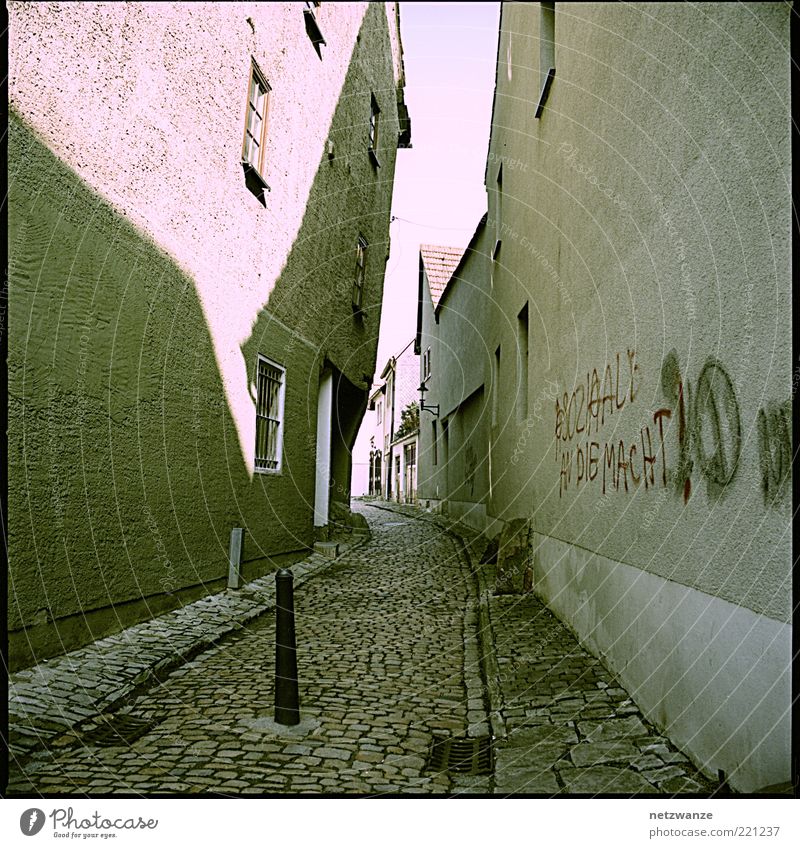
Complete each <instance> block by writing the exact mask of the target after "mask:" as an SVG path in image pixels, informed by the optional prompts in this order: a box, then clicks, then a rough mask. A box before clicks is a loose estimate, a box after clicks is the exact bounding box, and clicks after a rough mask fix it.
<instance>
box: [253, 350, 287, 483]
mask: <svg viewBox="0 0 800 848" xmlns="http://www.w3.org/2000/svg"><path fill="white" fill-rule="evenodd" d="M283 376H284V371H283V369H281V368H279V367H277V366H275V365H272V364H271V363H269V362H267V361H266V360H264V359H259V361H258V384H257V393H258V394H257V401H256V457H255V467H256V468H257V469H260V470H262V471H277V470H278V469H279V468H280V459H281V456H280V451H281V432H280V430H281V388H282V386H283Z"/></svg>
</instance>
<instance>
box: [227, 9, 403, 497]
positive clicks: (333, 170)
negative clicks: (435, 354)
mask: <svg viewBox="0 0 800 848" xmlns="http://www.w3.org/2000/svg"><path fill="white" fill-rule="evenodd" d="M390 53H391V44H390V40H389V33H388V23H387V18H386V12H385V9H384V7H383V5H382V4H370V5H369V7H368V9H367V12H366V13H365V15H364V19H363V21H362V24H361V29H360V32H359V37H358V41H357V44H356V46H355V49H354V52H353V56H352V58H351V61H350V65H349V67H348V71H347V75H346V77H345V81H344V85H343V87H342V92H341V95H340V97H339V101H338V103H337V105H336V109H335V111H334V115H333V119H332V121H331V129H330V134H329V140H330V141H331V142H332V149H333V155H332V156H329V155H328V153H327V152H326V153H324V154H323V156H322V159H321V161H320V163H319V167H318V169H317V172H316V175H315V177H314V181H313V184H312V187H311V191H310V193H309V199H308V203H307V206H306V211H305V214H304V217H303V222H302V225H301V227H300V230H299V232H298V236H297V239H296V241H295V243H294V245H293V246H292V250H291V252H290V253H289V257H288V259H287V262H286V265H285V267H284V269H283V271H282V272H281V275H280V277H279V279H278V280H277V282H276V284H275V287H274V289H273V290H272V292H271V293H270V296H269V302H268V304H267V306H266V307H265V308H264V309H263V310H262V311H261V312H260V313H259V316H258V318H257V320H256V322H255V324H254V326H253V329H252V332H251V335H250V338H249V339H248V340H247V341H246V342H245V343H244V344H243V345H242V348H241V349H242V354H243V356H244V360H245V363H246V365H247V369H248V373H249V374H252V373H253V370H254V368H255V363H256V361H257V359H258V355H259V354H262V355H264V356H269V357H270V358H274V359H275V360H276V361H278V362H279V363H280V364H282V365H285V366H286V368H287V373H286V410H287V413H286V433H287V435H288V434H289V433H290V432H292V431H302V432H304V433H306V434H307V444H306V452H307V454H309V455H311V459H312V461H313V459H314V453H315V447H316V439H315V434H316V426H317V423H316V412H317V395H318V390H319V381H320V377H321V374H322V372H323V369H325V368H328V367H332V370H333V372H334V386H333V401H334V415H333V422H332V446H331V481H330V494H331V498H332V499H333V500H338V501H342V502H345V503H347V502H348V501H349V497H350V473H351V466H352V456H351V452H352V448H353V444H354V442H355V439H356V435H357V434H358V428H359V425H360V424H361V420H362V418H363V416H364V412H365V410H366V405H367V399H368V392H369V388H370V386H371V384H372V379H373V375H374V372H375V363H376V356H377V343H378V330H379V327H380V316H381V303H382V295H383V276H384V270H385V265H386V260H387V258H388V252H389V244H388V232H389V216H390V211H391V199H392V185H393V175H394V163H395V157H396V155H397V139H398V131H399V123H398V119H397V107H396V97H397V95H396V89H395V85H394V79H393V75H392V71H391V67H387V66H386V62H385V59H384V58H382V57H385V56H388V55H390ZM381 70H382V71H383V77H380V76H379V74H380V72H381ZM376 79H379V80H380V82H379V83H376ZM376 85H377V86H378V87H375V86H376ZM373 94H374V96H375V97H376V99H377V100H378V102H379V105H380V108H381V112H380V121H379V131H378V142H377V151H376V152H377V157H376V158H377V161H378V162H379V163H380V165H377V164H376V163H375V160H374V159H373V157H371V155H370V153H369V151H368V130H369V117H370V103H371V97H372V95H373ZM354 127H355V128H362V127H363V133H362V132H360V131H359V130H358V129H357V130H356V131H354ZM273 188H274V187H273ZM254 202H256V201H255V200H254ZM267 205H269V198H268V197H267ZM359 237H361V238H363V239H364V240H365V241H366V243H367V245H368V246H367V248H366V269H365V281H364V285H363V292H362V294H361V300H362V302H361V308H360V309H358V308H356V307H355V306H354V282H355V279H356V244H357V242H358V240H359ZM284 327H292V328H294V330H293V332H289V333H287V332H286V330H285V329H284ZM309 343H311V344H309ZM303 349H307V350H309V351H310V353H311V355H312V356H313V357H314V361H313V364H312V363H311V362H310V361H305V360H304V362H303V367H302V369H301V370H300V372H299V373H298V370H297V368H296V367H295V366H294V359H295V358H296V357H297V356H298V355H299V352H300V351H301V350H303ZM290 398H291V403H290ZM287 458H288V453H287ZM305 507H306V508H307V509H311V508H313V487H312V491H311V496H310V498H309V500H308V502H307V503H306V505H305Z"/></svg>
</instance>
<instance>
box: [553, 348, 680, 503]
mask: <svg viewBox="0 0 800 848" xmlns="http://www.w3.org/2000/svg"><path fill="white" fill-rule="evenodd" d="M601 374H602V375H603V376H602V379H601V377H600V375H601ZM639 380H640V375H639V363H638V362H637V361H636V351H635V350H630V349H628V350H627V351H626V352H625V353H617V354H616V355H615V356H614V358H613V360H611V361H607V362H606V363H605V366H604V367H601V368H600V370H598V369H597V368H593V369H592V370H591V371H587V372H586V379H585V381H584V380H582V381H581V382H580V383H577V384H576V385H575V387H574V388H573V389H572V391H571V392H564V393H563V394H562V395H561V397H559V398H556V402H555V411H556V421H555V437H556V461H557V462H558V464H559V469H560V485H559V496H561V495H563V493H564V492H566V491H567V490H568V489H570V488H580V487H581V486H585V485H587V484H593V485H597V486H599V487H600V488H601V489H602V492H603V494H605V493H606V492H608V491H612V490H620V489H621V490H623V491H625V492H628V491H632V490H634V489H636V488H638V486H640V485H644V487H645V488H646V489H649V488H651V487H654V486H656V485H657V481H658V480H659V478H660V479H661V480H662V485H666V480H667V468H666V463H665V459H664V420H665V419H668V418H669V417H670V416H671V411H670V410H669V409H658V410H656V411H655V412H654V413H653V414H652V421H648V422H647V423H645V424H644V426H642V427H640V428H639V432H638V433H636V434H635V435H634V436H633V438H628V439H620V438H616V437H613V434H612V437H611V438H606V439H603V438H602V437H601V433H602V432H603V431H604V430H605V429H607V428H608V429H610V425H611V424H612V422H613V416H614V415H615V414H617V413H619V412H621V411H622V410H623V409H624V408H625V407H626V406H630V405H631V404H633V403H635V401H636V398H637V395H638V393H639V391H638V390H639Z"/></svg>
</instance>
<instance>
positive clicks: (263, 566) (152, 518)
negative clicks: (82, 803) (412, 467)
mask: <svg viewBox="0 0 800 848" xmlns="http://www.w3.org/2000/svg"><path fill="white" fill-rule="evenodd" d="M367 27H369V28H370V32H369V33H368V35H369V37H370V38H378V39H381V40H382V42H383V43H382V44H381V45H380V47H381V48H382V49H379V50H374V49H371V50H370V55H366V54H365V53H364V48H363V46H361V48H360V49H359V47H357V48H356V51H355V53H354V56H353V59H352V60H351V64H350V67H349V70H348V73H347V78H346V81H345V85H344V88H343V90H342V93H341V95H340V98H339V102H338V104H337V108H336V111H335V116H334V119H333V124H332V130H331V138H332V140H333V141H334V149H335V151H336V155H335V156H334V158H333V159H329V158H328V156H327V155H323V158H322V161H321V162H320V164H319V167H318V172H317V174H316V177H315V179H314V183H313V187H312V191H311V195H310V199H309V202H308V206H307V209H306V212H305V215H304V219H303V224H302V226H301V229H300V231H299V235H298V238H297V240H296V242H295V245H294V246H293V248H292V250H291V252H290V255H289V258H288V260H287V263H286V265H285V267H284V268H283V270H282V272H281V275H280V278H279V280H278V282H277V284H276V286H275V288H274V290H273V291H272V293H271V295H270V298H269V305H268V311H267V310H266V309H265V310H264V311H262V312H261V314H260V315H259V317H258V319H257V321H256V323H255V325H254V328H253V332H252V335H251V337H250V339H249V340H248V341H247V342H246V343H245V344H244V345H243V346H242V353H243V355H244V357H245V362H246V365H247V373H248V375H249V379H251V380H254V379H255V369H256V362H257V354H258V353H263V354H265V355H267V356H270V357H272V358H275V359H276V360H278V361H279V362H281V364H283V365H285V367H286V369H287V370H286V397H285V423H286V426H285V428H284V442H283V457H284V466H283V469H282V473H281V474H277V475H275V474H273V475H262V474H256V475H255V476H254V477H253V478H252V479H251V478H250V476H249V474H248V471H247V469H246V467H245V466H244V463H243V461H242V456H241V449H240V445H239V441H238V436H237V431H236V428H235V425H234V421H233V418H232V416H231V413H230V410H229V407H228V404H227V401H226V399H225V398H226V395H225V392H224V389H223V385H222V381H221V377H220V373H219V369H218V366H217V363H216V358H215V355H214V350H213V346H212V343H211V338H210V335H209V331H208V327H207V325H206V322H205V320H204V317H203V313H202V310H201V307H200V304H199V301H198V298H197V295H196V291H195V287H194V285H193V282H192V280H191V279H190V278H189V277H187V276H186V274H184V272H183V271H181V270H180V268H179V267H178V266H177V265H176V264H175V262H173V261H172V260H171V259H170V258H169V257H168V256H166V255H165V254H164V252H163V251H161V250H160V249H159V248H158V247H157V246H156V245H155V244H154V243H153V242H152V241H151V240H149V239H148V238H147V237H145V236H143V234H142V233H140V232H139V231H138V230H137V229H135V228H134V227H133V226H132V225H131V224H130V223H129V222H128V221H127V220H126V219H125V218H123V217H122V216H121V215H120V214H118V213H117V212H116V211H115V210H114V209H113V208H112V207H111V206H110V205H109V204H108V203H106V202H105V201H104V200H102V199H101V198H99V197H98V196H97V195H96V194H95V193H94V192H93V191H92V190H91V189H89V188H88V187H87V185H86V184H85V183H84V182H83V181H82V180H81V179H80V177H78V176H77V175H76V174H75V173H74V171H73V170H72V169H71V168H69V167H68V166H67V165H65V164H64V163H63V162H61V161H60V160H59V159H58V158H57V157H56V156H54V155H53V154H52V153H51V151H50V150H49V149H48V148H47V147H46V145H44V144H43V143H42V142H41V141H40V140H39V139H38V137H37V136H36V135H35V133H34V132H33V131H32V130H31V129H30V128H29V127H28V126H27V125H26V124H25V123H24V121H23V120H22V119H21V118H20V117H19V116H17V115H15V114H14V113H13V112H12V114H11V116H10V126H9V163H10V169H9V253H10V256H11V257H12V259H11V261H10V266H9V288H10V292H11V298H10V299H11V304H10V310H9V331H10V334H11V344H10V345H9V349H10V354H9V362H8V371H9V422H10V423H9V445H8V462H9V470H10V480H9V561H10V571H9V616H8V627H9V660H10V664H11V668H12V670H13V669H17V668H21V667H24V666H26V665H30V664H31V663H33V662H36V661H38V660H41V659H42V658H44V657H48V656H53V655H55V654H58V653H62V652H64V651H65V650H71V649H73V648H75V647H78V646H79V645H81V644H85V643H87V642H89V641H92V640H94V639H97V638H100V637H101V636H104V635H107V634H109V633H113V632H117V631H119V630H120V629H122V628H123V627H126V626H129V625H130V624H132V623H135V622H136V621H141V620H144V619H147V618H150V617H152V616H153V615H157V614H159V613H160V612H163V611H165V610H167V609H171V608H173V607H175V606H177V605H178V604H181V603H185V602H186V601H188V600H191V599H194V598H196V597H201V596H203V595H205V594H208V593H210V592H214V591H219V590H221V589H223V588H224V586H225V581H226V577H227V556H228V544H229V536H230V530H231V528H232V527H243V528H244V529H245V539H246V541H245V549H244V553H243V560H244V576H245V579H253V578H254V577H256V576H258V575H260V574H263V573H266V572H268V571H270V570H272V569H274V568H275V567H276V566H277V565H279V564H282V563H283V562H285V561H286V559H287V558H289V559H292V558H293V557H294V558H296V557H297V556H299V555H301V554H302V553H303V552H304V551H305V550H307V549H308V546H309V545H310V544H311V543H312V542H313V502H314V476H315V433H316V406H317V389H318V385H319V374H320V369H321V367H322V365H323V364H324V362H325V360H326V359H327V360H330V361H332V362H334V363H335V364H336V366H337V368H338V370H339V371H340V372H341V373H342V375H343V379H342V380H341V381H339V382H340V386H339V389H338V391H337V397H338V400H337V409H336V415H335V419H334V422H333V428H334V456H333V463H332V464H333V474H334V476H335V479H341V480H343V481H346V484H345V485H342V486H340V488H341V489H342V492H341V493H340V494H341V497H342V499H346V497H345V495H346V496H347V497H349V470H350V449H351V448H352V442H353V440H354V438H355V433H356V432H357V429H358V423H359V422H360V420H361V417H362V415H363V412H364V408H365V405H366V393H367V391H368V385H369V382H370V380H371V375H372V373H373V372H374V367H375V355H376V347H377V328H378V326H379V321H380V306H381V286H380V280H381V279H382V275H383V270H384V265H385V259H386V257H385V254H386V252H387V241H386V239H387V234H388V222H389V211H390V203H391V184H392V179H391V178H392V175H393V172H394V167H393V166H394V157H395V155H396V143H397V117H396V109H395V102H396V94H395V88H394V81H393V77H392V71H391V66H389V68H388V69H386V68H385V65H386V61H385V57H386V56H387V55H390V45H389V36H388V30H387V21H386V15H385V12H384V9H383V6H382V5H381V4H372V5H370V7H369V11H368V13H367V14H366V15H365V18H364V21H363V23H362V28H361V34H362V36H361V41H362V42H363V40H364V39H363V36H364V34H365V29H366V28H367ZM373 47H374V45H373ZM384 51H385V52H384ZM370 62H374V63H378V64H377V67H378V69H379V70H380V67H381V63H382V65H383V67H384V74H385V80H386V83H385V88H383V89H379V90H377V91H375V92H374V93H375V96H376V97H377V98H379V99H380V100H381V101H382V103H385V106H383V107H382V120H383V124H382V127H383V129H382V139H381V144H382V145H383V146H382V147H381V148H379V151H378V155H379V157H380V156H383V157H384V159H381V160H380V161H381V164H382V165H383V168H378V167H376V166H375V165H373V164H372V162H371V160H370V159H369V156H368V153H367V147H366V144H367V142H366V139H367V127H368V121H369V104H370V93H371V90H370V79H371V78H370V77H369V74H368V72H369V71H371V70H372V71H374V68H371V67H370ZM376 77H377V75H376V74H373V77H372V79H374V78H376ZM372 84H373V85H374V84H375V83H374V82H373V83H372ZM362 113H363V114H362ZM362 122H363V125H364V139H363V143H362V141H361V139H360V137H358V139H356V140H354V138H353V136H354V133H353V130H352V127H353V126H354V125H356V126H360V125H361V123H362ZM348 145H349V147H348ZM343 169H346V173H347V174H348V178H347V179H344V178H343V174H344V173H345V171H344V170H343ZM343 182H344V184H345V185H346V186H347V187H346V189H344V190H343V189H341V188H340V187H341V185H342V183H343ZM273 188H274V187H273ZM246 190H247V189H246V188H245V186H244V185H242V191H246ZM343 195H346V196H343ZM268 202H269V201H268V198H267V203H268ZM253 203H254V204H257V203H258V201H257V200H256V198H253ZM359 228H360V229H359ZM359 233H360V234H361V235H363V236H364V237H365V238H366V239H367V241H368V243H369V245H370V247H369V255H368V262H367V280H366V283H365V292H364V310H363V315H362V316H358V315H354V312H353V307H352V285H353V278H354V271H355V244H356V240H357V238H358V235H359ZM274 318H277V319H278V320H274ZM291 327H294V328H296V329H295V330H292V329H290V328H291ZM253 414H255V404H254V411H253ZM345 469H346V470H345ZM334 488H335V484H334ZM332 494H333V496H334V497H335V498H338V497H339V496H340V495H339V494H336V492H332Z"/></svg>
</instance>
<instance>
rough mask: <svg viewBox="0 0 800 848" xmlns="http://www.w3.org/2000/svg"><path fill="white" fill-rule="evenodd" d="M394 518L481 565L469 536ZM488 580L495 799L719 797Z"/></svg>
mask: <svg viewBox="0 0 800 848" xmlns="http://www.w3.org/2000/svg"><path fill="white" fill-rule="evenodd" d="M392 509H393V510H395V511H396V512H399V513H401V514H403V515H414V514H416V515H417V516H419V517H421V518H422V520H425V521H429V522H431V523H433V524H435V525H436V526H439V527H441V528H443V529H445V528H450V529H452V530H454V531H456V532H457V533H458V534H459V535H460V536H461V537H462V539H463V541H464V546H465V551H466V553H467V554H468V556H469V558H470V559H471V561H472V562H478V561H479V559H480V555H481V553H482V552H483V547H484V545H485V540H484V539H482V537H480V536H479V535H478V534H476V533H475V531H473V530H471V529H470V528H469V527H465V526H463V525H458V524H453V523H452V522H449V521H448V520H447V519H445V518H444V517H442V516H432V515H427V514H425V513H421V512H420V511H419V510H416V509H415V508H413V507H406V506H397V505H393V506H392ZM494 571H495V569H494V567H493V566H491V565H484V566H480V573H481V579H480V591H481V604H482V606H483V608H484V609H485V611H486V612H485V617H484V618H483V619H482V620H481V624H480V626H481V628H482V633H481V636H482V642H483V653H484V664H485V667H486V671H485V676H486V683H487V689H488V693H487V694H488V696H489V704H490V716H489V718H490V721H491V724H492V729H493V731H494V734H495V736H496V738H495V743H494V751H495V764H494V793H495V794H498V795H513V794H531V795H548V796H550V795H562V794H563V795H617V794H620V795H638V794H648V795H649V794H660V795H669V796H672V795H681V794H696V795H703V796H706V797H708V796H710V795H711V794H713V793H714V792H715V791H717V790H718V789H719V786H718V784H717V783H716V782H711V781H709V780H708V779H707V778H706V777H705V776H704V775H702V774H701V773H700V772H699V771H698V770H697V769H696V768H695V767H694V766H693V765H692V764H691V762H690V761H689V759H688V758H687V757H686V756H685V755H684V754H682V753H681V752H680V751H679V750H678V749H677V748H676V747H675V745H673V744H672V742H671V741H670V740H669V739H668V738H666V737H665V736H663V735H661V734H659V732H658V731H657V730H656V729H655V728H654V727H653V726H652V725H651V724H649V722H647V721H646V720H645V718H644V717H643V716H642V714H641V712H640V710H639V708H638V707H637V706H636V704H635V703H634V702H633V701H632V699H631V698H630V696H629V694H628V692H627V691H626V690H625V689H624V688H623V687H622V685H621V684H620V683H619V682H618V681H617V680H616V678H615V677H614V675H613V674H611V672H609V671H608V670H607V669H606V668H605V667H604V665H603V664H602V663H601V662H600V660H598V659H597V658H595V657H593V656H592V655H591V654H589V653H588V652H587V651H585V650H583V649H582V648H581V646H580V644H579V643H578V641H577V640H576V638H575V637H574V635H573V634H572V633H571V632H570V630H569V629H568V628H567V627H566V626H565V625H564V624H562V623H561V622H560V621H559V620H558V619H557V618H556V617H555V616H554V615H553V614H552V613H551V612H550V611H549V610H548V609H547V607H546V606H545V605H544V604H542V603H541V601H540V600H538V599H537V598H536V596H535V595H534V594H525V595H495V594H494V592H493V591H492V589H493V586H494V578H495V574H494Z"/></svg>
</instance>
